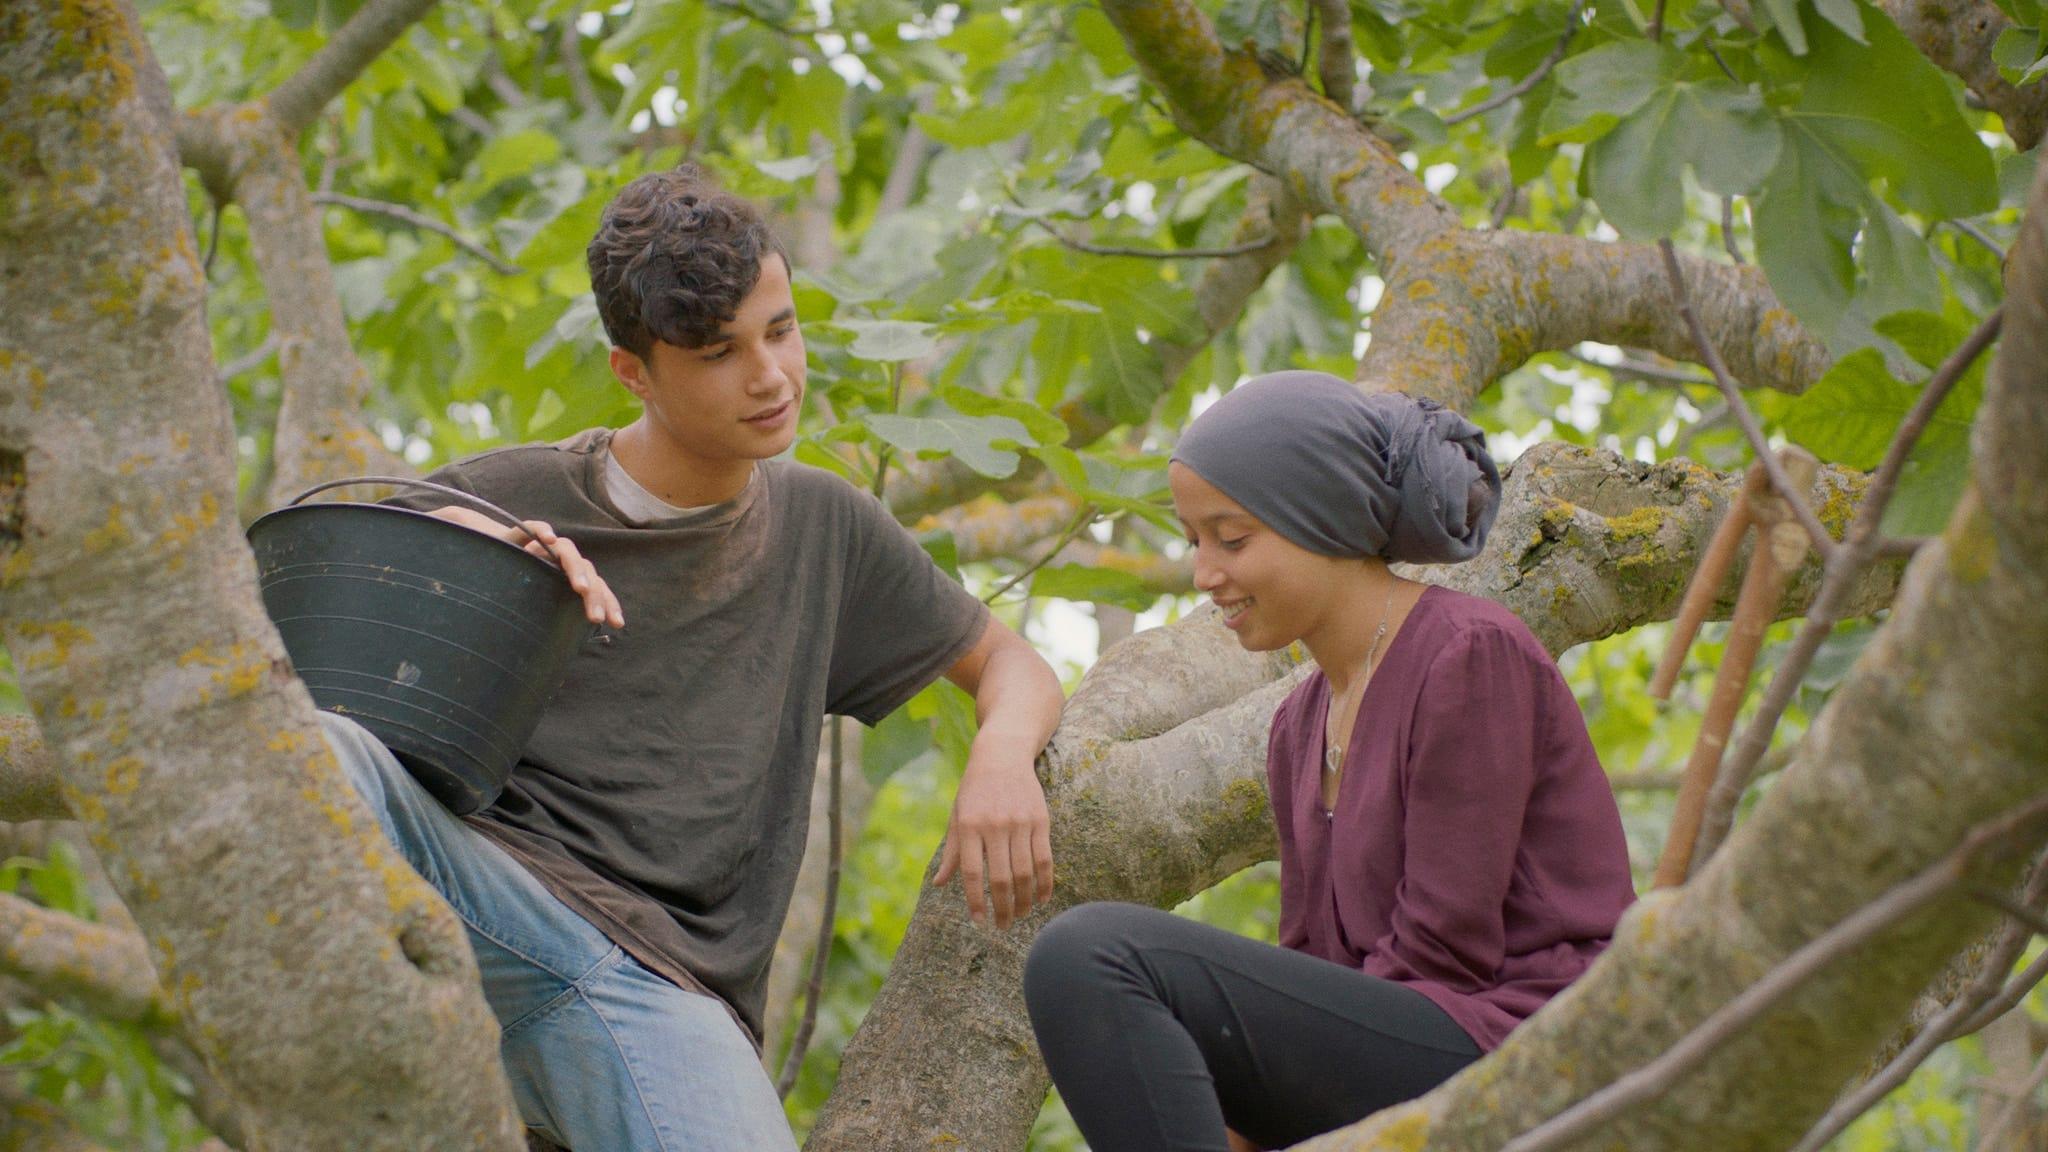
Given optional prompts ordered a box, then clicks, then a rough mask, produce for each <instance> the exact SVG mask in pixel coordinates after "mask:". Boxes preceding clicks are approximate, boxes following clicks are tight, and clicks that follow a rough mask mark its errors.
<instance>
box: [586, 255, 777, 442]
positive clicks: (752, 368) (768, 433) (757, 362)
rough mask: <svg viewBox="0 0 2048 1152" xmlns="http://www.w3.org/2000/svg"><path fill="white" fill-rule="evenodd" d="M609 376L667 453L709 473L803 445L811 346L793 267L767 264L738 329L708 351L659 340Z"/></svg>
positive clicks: (618, 355)
mask: <svg viewBox="0 0 2048 1152" xmlns="http://www.w3.org/2000/svg"><path fill="white" fill-rule="evenodd" d="M612 371H613V372H614V373H615V374H616V375H617V376H618V378H619V380H620V381H621V382H622V383H624V384H625V386H626V387H627V389H628V390H630V391H631V392H632V393H633V394H634V395H635V396H638V397H640V400H641V402H642V403H643V404H645V405H646V409H647V415H646V421H647V423H648V425H649V426H650V427H651V428H652V429H653V430H654V431H656V432H658V433H659V434H660V437H661V439H662V441H663V442H664V443H665V445H666V446H667V447H668V448H669V449H671V450H672V451H675V452H677V453H680V454H682V455H684V456H686V457H690V459H689V460H688V461H687V463H689V464H691V465H694V466H696V467H698V468H700V469H703V470H706V471H716V470H718V469H719V468H720V467H721V466H725V465H731V464H737V463H740V462H743V461H753V460H765V459H767V458H768V457H770V456H774V455H776V454H778V453H780V452H782V451H783V450H784V449H786V448H788V447H789V445H790V442H791V441H793V440H795V439H796V418H797V413H799V412H800V411H802V409H803V401H804V338H803V333H802V332H800V331H799V330H798V329H797V321H796V302H795V299H794V298H793V297H792V296H791V295H790V290H789V265H788V264H786V263H785V262H784V261H783V259H782V258H781V257H780V256H770V257H769V258H767V259H764V260H763V261H762V262H761V276H760V279H758V280H756V281H755V282H754V287H753V290H752V291H750V292H748V293H747V295H746V297H745V298H744V299H743V300H741V301H740V307H739V312H738V314H737V315H735V316H734V317H733V319H732V322H731V323H729V324H725V325H723V326H721V327H720V329H719V333H718V335H717V336H716V337H714V338H713V339H712V342H711V343H709V344H706V345H704V346H703V347H701V348H680V347H677V346H676V345H674V344H669V343H666V342H664V341H661V340H656V341H655V342H654V348H653V351H652V353H651V354H650V355H649V356H648V357H647V358H646V359H644V360H643V359H642V358H641V357H639V356H636V355H634V354H633V353H632V352H629V351H627V350H626V349H624V348H613V349H612Z"/></svg>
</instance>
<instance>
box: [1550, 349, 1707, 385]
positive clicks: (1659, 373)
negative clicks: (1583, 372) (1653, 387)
mask: <svg viewBox="0 0 2048 1152" xmlns="http://www.w3.org/2000/svg"><path fill="white" fill-rule="evenodd" d="M1565 355H1567V356H1570V357H1571V358H1572V359H1574V360H1577V361H1578V362H1579V363H1581V364H1590V365H1592V366H1593V367H1595V368H1605V369H1607V370H1608V371H1609V372H1613V373H1615V374H1617V375H1621V376H1634V377H1636V378H1638V379H1641V380H1655V381H1657V382H1659V383H1664V384H1701V385H1705V386H1707V387H1709V388H1711V387H1713V385H1714V378H1713V377H1711V376H1702V375H1700V374H1699V373H1697V372H1687V371H1685V370H1684V369H1681V368H1667V367H1665V366H1664V365H1662V364H1657V363H1654V362H1652V361H1649V360H1643V359H1639V358H1637V357H1634V356H1628V355H1624V356H1622V358H1621V359H1619V360H1616V361H1614V362H1613V363H1611V364H1610V363H1608V362H1607V361H1605V360H1595V359H1594V358H1593V357H1591V356H1588V355H1586V354H1585V353H1583V352H1567V353H1565Z"/></svg>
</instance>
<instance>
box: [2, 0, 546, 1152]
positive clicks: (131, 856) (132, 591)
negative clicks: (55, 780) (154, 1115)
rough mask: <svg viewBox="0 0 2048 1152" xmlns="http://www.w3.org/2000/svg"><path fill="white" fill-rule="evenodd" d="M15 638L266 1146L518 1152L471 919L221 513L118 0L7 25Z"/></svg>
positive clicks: (222, 472)
mask: <svg viewBox="0 0 2048 1152" xmlns="http://www.w3.org/2000/svg"><path fill="white" fill-rule="evenodd" d="M0 25H4V26H5V35H4V36H0V46H4V47H0V74H4V75H7V76H10V77H12V78H14V83H13V84H12V85H10V86H8V87H7V88H5V89H0V123H4V124H6V125H8V131H10V132H12V133H16V134H18V135H17V139H18V140H19V141H20V143H21V146H19V147H9V148H6V149H0V188H5V189H6V192H5V193H4V197H0V282H5V283H8V284H14V285H34V286H35V288H36V291H37V292H38V293H39V295H38V296H37V298H36V300H35V302H34V303H33V304H32V305H30V306H25V307H18V308H10V309H8V310H6V311H5V312H4V313H0V474H4V475H5V476H7V477H10V478H11V482H10V483H8V484H6V485H4V486H0V490H4V492H5V494H6V499H5V501H4V506H0V589H4V592H5V598H4V600H0V627H4V636H5V641H6V645H7V648H8V650H9V651H10V652H11V653H12V654H13V656H14V658H15V661H16V666H17V669H18V671H19V674H20V680H21V686H22V691H23V694H24V696H25V697H26V698H27V700H28V701H29V704H30V706H31V708H32V710H33V711H34V713H35V716H36V720H37V723H38V725H39V727H40V728H41V731H42V733H43V736H44V739H45V741H46V743H47V745H48V747H49V749H50V751H51V753H52V754H53V755H54V757H55V758H56V760H57V762H58V767H59V770H60V773H61V775H62V778H63V780H62V788H63V794H64V798H65V801H66V803H67V805H68V807H70V808H71V809H72V811H74V812H75V813H77V814H78V816H79V817H80V818H81V819H82V820H83V822H84V824H85V826H86V828H87V831H88V832H89V834H90V836H91V839H92V843H93V845H94V847H95V849H96V850H97V852H98V854H99V856H100V858H101V859H102V860H103V861H104V862H105V863H106V865H107V868H108V872H109V874H110V875H111V876H112V878H113V881H114V883H115V885H116V887H117V888H118V889H119V891H120V894H121V896H122V898H123V901H124V903H125V904H126V905H127V906H128V908H129V910H130V911H131V912H132V913H133V914H134V916H135V919H136V920H137V922H138V923H139V924H140V925H141V927H142V929H143V931H144V934H145V936H146V938H147V939H148V941H149V945H150V952H151V960H152V962H153V964H154V966H155V968H156V970H157V972H158V974H159V976H160V977H161V979H162V981H163V985H164V988H165V990H166V993H167V995H168V997H169V999H170V1001H171V1002H172V1004H173V1005H174V1006H175V1007H176V1009H177V1011H178V1012H179V1014H180V1015H181V1016H182V1017H184V1018H185V1019H186V1020H187V1022H188V1024H189V1026H190V1028H191V1033H192V1035H193V1036H194V1037H196V1038H197V1040H198V1042H199V1044H200V1045H201V1047H202V1048H203V1049H204V1050H205V1053H206V1055H207V1057H208V1059H209V1061H210V1062H211V1063H212V1064H213V1065H214V1066H215V1067H216V1068H217V1069H218V1070H219V1072H220V1073H221V1076H222V1078H223V1080H224V1081H225V1082H226V1083H227V1084H228V1085H229V1087H230V1089H231V1091H232V1092H233V1093H234V1094H235V1096H236V1097H237V1098H238V1099H239V1100H241V1101H242V1102H243V1104H244V1105H245V1106H246V1107H247V1108H248V1110H249V1115H250V1118H251V1131H252V1132H253V1133H255V1134H257V1135H258V1136H259V1137H260V1139H259V1140H257V1141H254V1142H253V1143H254V1144H255V1146H256V1147H259V1148H261V1147H275V1148H293V1149H330V1148H331V1149H337V1150H339V1149H350V1150H355V1149H366V1148H373V1149H394V1150H396V1149H406V1150H408V1152H410V1150H413V1149H418V1148H422V1147H429V1146H447V1145H450V1144H456V1143H459V1144H463V1145H468V1146H476V1147H494V1148H506V1149H510V1148H513V1147H516V1146H517V1142H518V1125H517V1120H516V1117H515V1116H514V1115H513V1111H512V1105H511V1096H510V1092H509V1090H508V1088H507V1086H506V1084H505V1081H504V1078H503V1074H502V1072H501V1071H500V1069H499V1066H498V1064H497V1061H496V1041H497V1035H496V1033H497V1030H496V1028H495V1026H494V1022H493V1021H492V1019H491V1017H490V1015H489V1012H488V1009H487V1008H486V1007H485V1005H484V1003H483V998H482V996H481V995H480V994H479V990H478V986H477V975H476V969H475V965H474V963H473V961H472V960H471V958H470V955H469V950H468V945H467V943H466V941H465V940H464V937H463V932H462V928H461V925H460V924H459V922H457V921H456V920H455V918H454V916H453V915H452V914H451V913H450V912H449V911H448V910H447V908H446V906H445V905H444V904H442V903H441V902H440V901H439V900H438V899H437V898H436V897H435V896H434V894H433V892H432V890H431V889H430V888H428V887H427V886H426V884H425V883H424V882H422V881H421V880H420V879H419V878H418V877H417V876H415V875H413V874H412V873H411V872H410V871H409V870H407V869H406V868H405V867H404V866H403V863H402V862H400V861H397V860H394V859H393V857H392V855H391V853H390V850H389V848H388V846H387V845H385V844H384V843H383V841H382V837H381V835H380V834H379V832H378V830H377V828H376V825H375V823H374V821H372V820H371V819H370V817H369V814H368V813H367V811H365V810H364V809H363V807H362V806H361V804H360V802H359V801H358V800H357V799H356V797H355V794H354V792H353V790H352V789H351V788H350V787H349V785H348V783H347V781H346V780H345V779H343V777H342V776H341V774H340V772H339V770H338V768H337V766H336V765H335V763H334V761H333V758H332V757H331V756H330V755H329V754H328V753H327V750H326V746H325V744H324V742H323V741H322V739H321V735H320V729H319V727H318V725H317V723H316V721H315V717H314V712H313V708H312V703H311V701H310V699H309V698H308V697H307V696H306V694H305V691H304V689H303V687H302V686H301V685H300V684H299V683H298V681H297V680H296V679H295V678H294V677H293V676H292V675H291V674H290V669H289V665H288V664H287V662H286V661H285V657H284V651H283V647H282V645H281V644H280V643H279V641H278V639H277V634H276V631H275V630H274V629H273V628H272V627H271V626H270V623H269V621H268V620H267V619H265V618H264V615H263V612H262V609H261V606H260V604H259V601H258V597H257V594H256V587H255V569H254V565H253V563H252V562H251V558H250V554H249V551H248V548H247V545H246V544H245V543H243V541H242V540H241V538H240V534H239V531H238V529H237V527H236V525H235V523H234V516H233V509H234V464H233V446H232V443H231V432H230V422H229V419H228V413H227V407H226V399H225V397H224V396H222V394H221V393H220V391H219V389H218V388H216V387H215V386H214V385H213V379H214V370H213V364H212V357H211V355H210V353H209V350H208V335H207V330H206V324H205V320H204V316H203V297H202V289H203V278H202V276H201V273H200V270H199V266H198V259H197V254H196V253H195V252H194V250H193V245H192V239H191V235H190V232H189V230H188V229H187V228H186V226H185V199H184V193H183V188H182V185H181V181H180V179H179V173H178V169H177V163H176V157H175V156H174V155H173V151H172V148H171V143H170V138H169V131H168V125H169V123H170V118H169V115H168V109H167V108H166V107H164V106H163V104H162V103H161V100H160V97H159V99H158V100H156V101H153V100H152V97H153V96H158V95H159V94H160V93H162V92H163V91H165V87H166V86H165V85H164V83H163V80H162V76H161V73H160V72H158V71H157V69H156V65H155V61H154V60H153V59H152V58H151V57H150V56H149V54H148V51H147V49H146V47H145V46H144V44H143V41H142V39H141V34H140V31H139V27H138V23H137V21H136V19H135V17H134V14H133V12H132V10H130V9H128V8H127V7H126V6H125V5H117V4H116V3H114V2H111V0H84V2H73V3H66V4H59V3H56V2H55V0H48V2H42V3H19V4H13V5H10V6H9V7H8V8H7V9H6V10H5V12H4V13H0Z"/></svg>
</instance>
